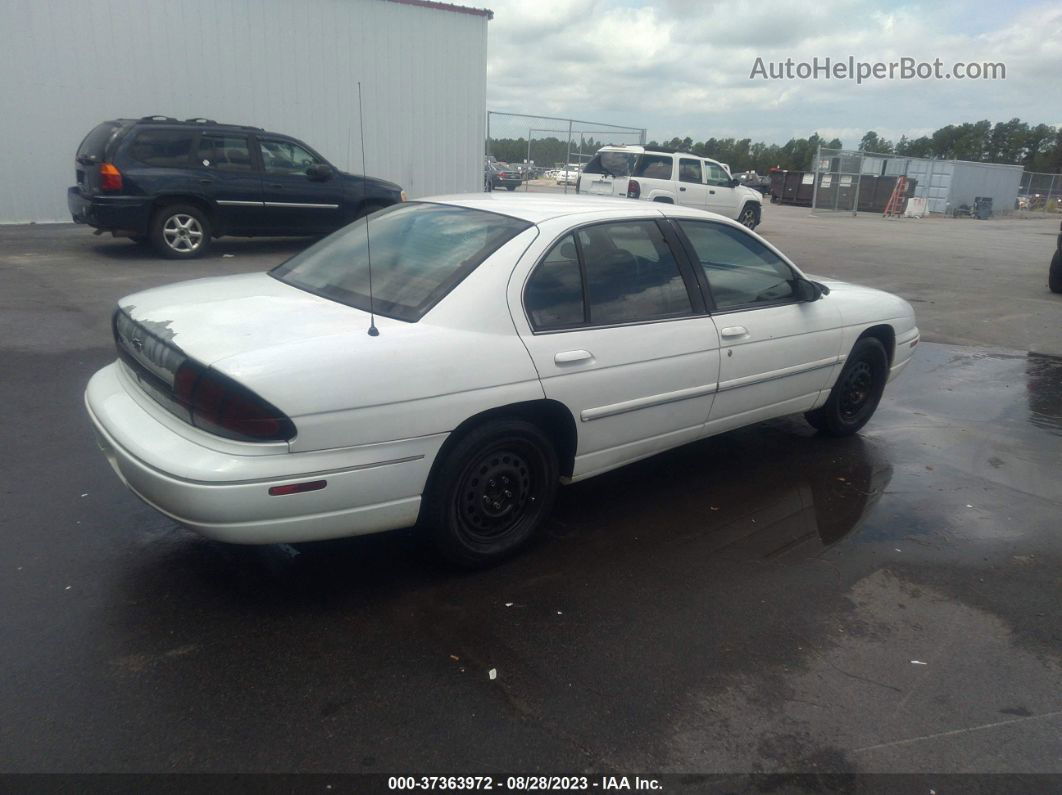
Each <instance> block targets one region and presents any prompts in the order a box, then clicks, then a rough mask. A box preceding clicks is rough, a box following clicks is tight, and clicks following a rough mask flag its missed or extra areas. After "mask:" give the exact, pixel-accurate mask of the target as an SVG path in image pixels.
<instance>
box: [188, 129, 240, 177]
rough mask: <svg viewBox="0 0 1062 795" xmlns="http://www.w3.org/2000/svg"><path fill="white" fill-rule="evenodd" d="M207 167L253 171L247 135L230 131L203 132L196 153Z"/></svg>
mask: <svg viewBox="0 0 1062 795" xmlns="http://www.w3.org/2000/svg"><path fill="white" fill-rule="evenodd" d="M196 156H197V157H198V158H199V162H201V163H202V164H203V165H204V166H206V167H207V168H216V169H218V170H219V171H251V170H253V169H254V164H253V163H252V161H251V148H250V146H249V145H248V143H247V136H246V135H233V134H229V133H203V134H202V135H201V136H200V137H199V151H198V152H197V155H196Z"/></svg>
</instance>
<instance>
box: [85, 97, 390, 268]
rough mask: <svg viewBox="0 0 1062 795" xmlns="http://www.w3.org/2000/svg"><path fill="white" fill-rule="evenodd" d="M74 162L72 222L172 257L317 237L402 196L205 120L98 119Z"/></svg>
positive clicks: (268, 137)
mask: <svg viewBox="0 0 1062 795" xmlns="http://www.w3.org/2000/svg"><path fill="white" fill-rule="evenodd" d="M76 161H77V162H76V174H77V184H76V185H75V186H73V187H72V188H70V189H69V190H68V191H67V204H68V205H69V207H70V214H71V215H72V216H73V217H74V221H75V222H77V223H79V224H89V225H90V226H94V227H96V229H97V230H98V231H97V234H99V232H105V231H106V232H111V233H112V234H113V235H115V236H116V237H117V236H122V237H130V238H132V239H133V240H135V241H137V242H149V241H150V242H151V243H152V244H153V245H154V246H155V248H156V249H157V250H158V251H159V252H160V253H161V254H163V255H164V256H167V257H172V258H175V259H188V258H191V257H196V256H199V255H200V254H202V253H203V252H205V251H206V250H207V248H209V246H210V242H211V240H212V239H213V238H215V237H219V236H221V235H244V236H266V235H320V234H325V233H328V232H331V231H333V230H335V229H338V228H339V227H341V226H345V225H346V224H348V223H350V222H351V221H353V220H354V219H355V218H358V217H360V216H362V215H365V214H367V213H370V212H373V211H375V210H378V209H380V208H382V207H387V206H388V205H391V204H394V203H396V202H399V201H402V200H403V199H404V198H405V196H404V193H403V191H402V189H401V188H400V187H399V186H398V185H395V184H393V183H391V182H386V181H384V180H381V179H374V178H373V177H365V176H356V175H353V174H344V173H343V172H341V171H339V170H338V169H337V168H335V166H333V165H331V164H330V163H329V162H328V161H327V160H325V159H324V158H323V157H321V156H320V155H319V154H317V152H315V151H314V150H313V149H311V148H310V147H308V146H307V145H306V144H304V143H303V142H302V141H299V140H297V139H295V138H292V137H290V136H287V135H279V134H277V133H271V132H266V131H265V130H263V129H261V128H260V127H242V126H238V125H234V124H218V123H217V122H214V121H211V120H209V119H188V120H186V121H178V120H177V119H172V118H168V117H165V116H145V117H144V118H142V119H116V120H114V121H105V122H103V124H100V125H98V126H97V127H95V128H94V129H93V130H92V132H90V133H89V134H88V135H86V136H85V139H84V140H83V141H82V142H81V146H79V147H78V150H77V156H76Z"/></svg>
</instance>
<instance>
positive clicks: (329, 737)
mask: <svg viewBox="0 0 1062 795" xmlns="http://www.w3.org/2000/svg"><path fill="white" fill-rule="evenodd" d="M1057 229H1058V225H1057V221H1055V220H1050V219H1047V220H1034V221H1019V220H999V221H987V222H977V221H972V220H951V219H944V220H926V221H883V220H881V219H877V218H856V219H851V218H847V219H844V218H825V219H820V218H809V217H808V213H807V210H804V209H799V208H789V207H773V206H771V207H767V208H766V211H765V221H764V223H763V226H762V230H761V231H762V232H763V234H764V235H765V236H766V237H768V238H769V239H770V240H772V241H773V242H775V243H776V244H777V245H779V247H780V248H782V249H783V250H784V251H787V252H789V253H790V254H791V256H793V258H794V259H795V260H796V261H797V262H798V263H799V264H800V265H801V266H803V267H805V268H806V269H807V270H808V271H810V272H813V273H817V274H820V275H829V276H837V277H839V278H843V279H851V280H853V281H860V282H865V283H869V284H873V285H877V286H881V287H884V288H886V289H890V290H893V291H895V292H897V293H899V294H901V295H903V296H905V297H906V298H908V300H912V301H913V302H914V305H915V308H916V310H917V311H918V313H919V320H920V326H921V328H922V330H923V339H924V340H927V342H924V343H923V344H922V345H921V346H919V348H918V353H917V355H916V359H915V362H914V364H913V365H912V366H911V367H910V368H909V369H908V371H907V372H906V373H904V375H903V376H902V377H901V379H900V380H899V381H897V382H895V383H894V384H893V385H891V386H890V388H889V389H888V390H887V391H886V397H885V399H884V401H883V403H882V406H881V408H880V409H879V412H878V414H877V415H876V417H875V418H874V420H872V422H871V423H870V424H869V425H868V426H867V428H866V429H865V430H864V431H863V432H862V433H861V434H860V435H859V436H858V437H855V438H851V439H847V440H840V441H838V440H831V439H825V438H820V437H819V436H817V435H815V434H814V433H813V432H812V431H811V429H810V428H809V427H807V426H806V425H805V424H804V423H803V421H802V420H799V419H792V420H789V419H786V420H780V421H775V422H770V423H766V424H763V425H759V426H756V427H753V428H747V429H744V430H741V431H738V432H734V433H729V434H725V435H723V436H720V437H716V438H713V439H709V440H705V441H702V442H699V443H696V444H693V445H689V446H687V447H684V448H681V449H679V450H675V451H672V452H670V453H667V454H665V455H661V456H658V457H655V458H653V459H650V460H647V461H644V462H641V463H639V464H637V465H634V466H631V467H627V468H625V469H623V470H619V471H616V472H613V473H611V474H608V475H605V476H602V477H600V478H596V479H593V480H591V481H588V482H585V483H583V484H579V485H576V486H572V487H569V488H566V489H563V490H562V491H561V494H560V497H559V500H558V505H557V508H556V510H555V514H554V517H553V519H552V521H551V522H550V524H549V527H548V532H547V533H546V534H545V537H544V538H543V539H542V540H541V541H540V542H539V543H537V544H536V545H535V546H534V547H533V548H531V549H530V550H528V551H527V553H526V554H524V555H523V556H521V557H519V558H518V559H515V560H513V561H511V562H509V563H506V564H505V565H502V566H500V567H498V568H495V569H492V570H490V571H485V572H480V573H475V574H467V573H458V572H455V571H453V570H452V569H449V568H447V567H446V566H444V565H442V564H440V563H439V562H438V561H437V560H436V559H435V558H434V557H433V556H432V555H430V554H428V553H426V552H425V551H424V550H423V548H422V547H421V545H420V544H419V543H418V539H417V538H416V536H415V534H414V533H412V532H398V533H392V534H388V535H382V536H377V537H366V538H361V539H353V540H349V541H342V542H334V543H327V544H315V545H308V546H305V547H301V548H300V549H298V550H296V549H292V548H289V547H279V546H271V547H262V548H245V547H234V546H226V545H222V544H217V543H214V542H209V541H206V540H203V539H201V538H199V537H197V536H195V535H193V534H192V533H190V532H188V531H186V530H184V529H182V528H180V527H178V526H175V525H174V524H173V523H172V522H171V521H169V520H168V519H166V518H165V517H163V516H161V515H159V514H157V513H156V512H154V511H153V510H151V509H149V508H147V507H146V506H144V505H143V504H141V503H140V502H139V501H138V500H137V499H136V498H134V497H133V496H132V495H131V494H130V493H129V492H128V491H126V490H125V489H124V487H122V486H121V485H120V483H119V482H118V480H117V478H116V477H115V476H114V475H113V473H112V472H111V471H110V469H109V467H108V466H107V464H106V462H105V460H104V458H103V457H102V455H100V454H99V453H98V451H97V450H96V449H95V445H94V442H93V440H92V435H91V432H90V429H89V424H88V421H87V419H86V417H85V415H84V410H83V406H82V403H81V394H82V391H83V388H84V385H85V383H86V381H87V380H88V378H89V376H90V375H91V373H92V372H94V371H95V370H96V369H97V368H99V367H101V366H102V365H104V364H105V363H107V362H108V361H110V360H111V359H112V358H113V353H112V343H111V340H110V330H109V314H110V310H111V308H112V306H113V304H114V302H115V300H116V299H117V298H118V297H120V296H121V295H124V294H127V293H129V292H132V291H135V290H138V289H141V288H143V287H148V286H152V285H158V284H164V283H168V282H172V281H175V280H178V279H183V278H191V277H196V276H202V275H208V274H218V273H238V272H246V271H256V270H263V269H266V268H268V267H270V266H272V265H274V264H276V263H278V262H280V261H281V260H283V259H284V258H285V257H287V256H290V255H291V254H292V253H293V252H295V251H298V250H299V249H300V248H301V247H302V246H303V245H305V241H299V240H281V241H265V240H231V241H230V240H221V241H219V242H218V244H217V246H216V247H215V248H214V250H213V252H212V253H211V255H210V256H209V257H208V258H206V259H203V260H199V261H195V262H192V263H180V264H175V263H172V262H169V261H165V260H161V259H156V258H154V257H153V256H151V255H150V254H149V253H148V252H146V251H145V250H144V249H141V248H138V247H136V246H134V245H133V244H131V243H128V242H126V241H115V240H111V239H108V238H97V237H92V236H91V234H90V233H89V232H88V231H87V230H86V229H85V228H83V227H82V228H78V227H74V226H71V225H54V226H21V227H0V364H2V372H3V377H2V379H0V400H2V405H3V406H4V423H3V426H4V430H5V434H4V436H5V455H4V457H3V459H2V460H0V478H2V483H3V486H2V493H3V502H2V504H0V521H2V524H3V531H4V532H3V537H4V539H5V540H6V548H5V555H4V567H5V568H4V576H3V577H2V578H0V604H2V605H3V606H4V609H3V610H2V611H0V637H2V638H3V639H4V640H3V645H2V655H0V659H2V660H3V676H2V677H0V748H2V749H3V751H2V753H0V772H36V771H56V772H104V771H106V772H274V771H296V772H369V773H380V772H383V773H390V774H396V773H400V774H409V773H420V772H431V771H434V772H437V773H443V772H445V773H451V772H452V773H462V774H469V775H489V774H502V773H513V772H523V773H527V772H533V771H539V772H547V773H555V774H561V773H579V772H590V771H624V772H634V771H655V772H686V773H705V772H721V773H750V772H788V773H845V772H920V773H938V772H960V771H961V772H974V773H977V772H984V773H989V772H1011V773H1014V772H1025V773H1028V772H1040V773H1062V756H1060V755H1059V753H1058V749H1059V738H1060V736H1062V687H1060V686H1059V684H1060V682H1062V620H1060V618H1062V615H1060V611H1059V604H1062V600H1060V598H1059V597H1060V593H1062V589H1060V587H1059V586H1060V580H1059V574H1058V572H1059V570H1060V566H1062V536H1060V534H1059V532H1058V531H1059V527H1060V523H1059V517H1060V515H1062V481H1060V479H1059V477H1058V473H1059V472H1060V471H1062V359H1059V358H1056V357H1057V356H1058V355H1062V323H1059V318H1060V314H1062V296H1055V295H1052V294H1051V293H1049V292H1048V291H1047V288H1046V273H1047V264H1048V261H1049V255H1050V252H1051V248H1052V246H1053V243H1054V235H1055V234H1057ZM226 255H231V256H226ZM490 669H494V670H496V672H497V678H496V679H493V680H492V679H491V678H490V677H489V676H488V671H489V670H490Z"/></svg>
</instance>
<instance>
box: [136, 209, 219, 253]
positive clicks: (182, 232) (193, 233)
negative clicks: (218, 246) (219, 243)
mask: <svg viewBox="0 0 1062 795" xmlns="http://www.w3.org/2000/svg"><path fill="white" fill-rule="evenodd" d="M210 235H211V231H210V221H208V220H207V217H206V213H204V212H203V211H202V210H200V209H199V208H198V207H193V206H192V205H190V204H171V205H169V206H167V207H161V208H159V209H158V210H157V211H156V212H155V217H154V218H153V219H152V221H151V242H152V244H153V245H154V246H155V250H156V251H158V252H159V253H160V254H162V256H164V257H169V258H170V259H192V258H193V257H199V256H201V255H202V254H203V253H204V252H206V250H207V249H208V248H210Z"/></svg>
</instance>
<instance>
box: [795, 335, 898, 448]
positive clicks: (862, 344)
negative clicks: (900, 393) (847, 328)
mask: <svg viewBox="0 0 1062 795" xmlns="http://www.w3.org/2000/svg"><path fill="white" fill-rule="evenodd" d="M888 378H889V357H888V354H887V353H885V346H884V345H882V344H881V342H880V341H879V340H877V339H875V338H874V337H864V338H863V339H861V340H859V341H857V342H856V344H855V346H854V347H853V348H852V352H851V353H850V354H849V355H848V361H846V362H845V365H844V369H843V370H841V375H840V376H838V378H837V383H836V384H834V385H833V390H832V391H831V392H830V397H829V399H828V400H827V401H826V403H825V404H824V405H823V406H822V407H821V408H818V409H815V410H814V411H809V412H807V413H806V414H805V415H804V417H805V418H806V419H807V421H808V423H809V424H810V425H811V426H812V427H813V428H817V429H818V430H820V431H824V432H826V433H828V434H830V435H832V436H850V435H851V434H853V433H855V432H856V431H858V430H859V429H860V428H862V427H863V426H864V425H866V424H867V422H868V421H869V420H870V418H871V417H872V416H873V415H874V412H875V411H876V410H877V408H878V403H879V402H880V401H881V393H882V392H883V391H884V390H885V382H886V381H887V380H888Z"/></svg>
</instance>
